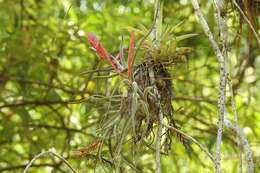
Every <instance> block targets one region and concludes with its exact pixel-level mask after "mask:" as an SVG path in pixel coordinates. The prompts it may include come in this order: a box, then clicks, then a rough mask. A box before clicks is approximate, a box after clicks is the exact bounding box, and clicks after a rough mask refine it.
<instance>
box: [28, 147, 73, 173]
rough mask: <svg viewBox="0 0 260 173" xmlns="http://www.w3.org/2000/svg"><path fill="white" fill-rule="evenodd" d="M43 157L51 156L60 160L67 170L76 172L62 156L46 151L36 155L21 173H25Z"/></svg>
mask: <svg viewBox="0 0 260 173" xmlns="http://www.w3.org/2000/svg"><path fill="white" fill-rule="evenodd" d="M45 155H53V156H55V157H57V158H59V159H61V160H62V161H63V162H64V163H65V164H66V165H67V166H68V167H69V168H70V170H71V171H72V172H73V173H77V171H76V170H75V169H74V168H73V167H72V166H71V165H70V164H69V162H68V161H67V160H66V159H65V158H63V157H62V156H60V155H58V154H56V153H55V152H53V151H51V150H48V151H43V152H41V153H40V154H38V155H36V156H35V157H34V158H33V159H32V160H31V161H30V162H29V163H28V164H27V166H26V168H25V169H24V171H23V173H27V171H28V170H29V168H30V167H31V166H32V164H33V162H35V161H36V160H37V159H39V158H40V157H42V156H45Z"/></svg>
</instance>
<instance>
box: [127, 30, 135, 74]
mask: <svg viewBox="0 0 260 173" xmlns="http://www.w3.org/2000/svg"><path fill="white" fill-rule="evenodd" d="M134 48H135V33H134V32H131V37H130V43H129V48H128V59H127V69H128V78H131V76H132V71H133V69H132V67H133V60H134Z"/></svg>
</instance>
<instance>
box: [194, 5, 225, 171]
mask: <svg viewBox="0 0 260 173" xmlns="http://www.w3.org/2000/svg"><path fill="white" fill-rule="evenodd" d="M192 5H193V8H194V10H195V13H196V16H197V18H198V20H199V22H200V24H201V26H202V29H203V30H204V33H205V34H206V36H207V37H208V39H209V41H210V43H211V46H212V48H213V49H214V52H215V54H216V56H217V59H218V62H219V71H220V81H219V98H218V109H219V121H218V135H217V142H216V156H215V165H216V167H215V169H216V172H217V173H220V172H221V161H220V145H221V141H222V133H223V125H224V117H225V109H226V108H225V88H226V68H225V58H224V55H223V54H222V52H221V50H220V48H219V46H218V44H217V42H216V41H215V40H214V37H213V34H212V32H211V31H210V29H209V26H208V23H207V22H206V20H205V18H204V16H203V14H202V12H201V10H200V7H199V3H198V1H197V0H192Z"/></svg>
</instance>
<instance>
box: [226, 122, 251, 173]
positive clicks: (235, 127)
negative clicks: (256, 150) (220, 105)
mask: <svg viewBox="0 0 260 173" xmlns="http://www.w3.org/2000/svg"><path fill="white" fill-rule="evenodd" d="M224 123H225V125H226V126H227V127H228V128H230V129H232V130H234V131H235V132H236V134H237V135H238V137H239V138H240V141H241V144H242V146H243V150H244V151H245V153H246V159H247V169H248V172H249V173H253V172H254V162H253V153H252V151H251V149H250V145H249V143H248V141H247V139H246V137H245V135H244V133H243V130H242V129H241V128H240V127H239V126H238V125H237V124H232V123H231V122H230V121H229V120H228V119H227V118H225V120H224Z"/></svg>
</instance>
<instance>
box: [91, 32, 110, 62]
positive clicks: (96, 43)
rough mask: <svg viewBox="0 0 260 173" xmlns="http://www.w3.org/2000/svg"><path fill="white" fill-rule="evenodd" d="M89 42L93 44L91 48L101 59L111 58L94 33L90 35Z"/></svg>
mask: <svg viewBox="0 0 260 173" xmlns="http://www.w3.org/2000/svg"><path fill="white" fill-rule="evenodd" d="M88 41H89V43H90V44H91V46H92V47H93V48H94V49H95V50H96V52H97V54H98V56H99V57H100V58H103V59H107V58H108V57H110V54H109V53H108V52H107V50H106V49H105V48H104V47H103V46H102V44H101V42H100V41H99V40H98V39H97V37H96V36H95V35H94V34H93V33H88Z"/></svg>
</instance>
